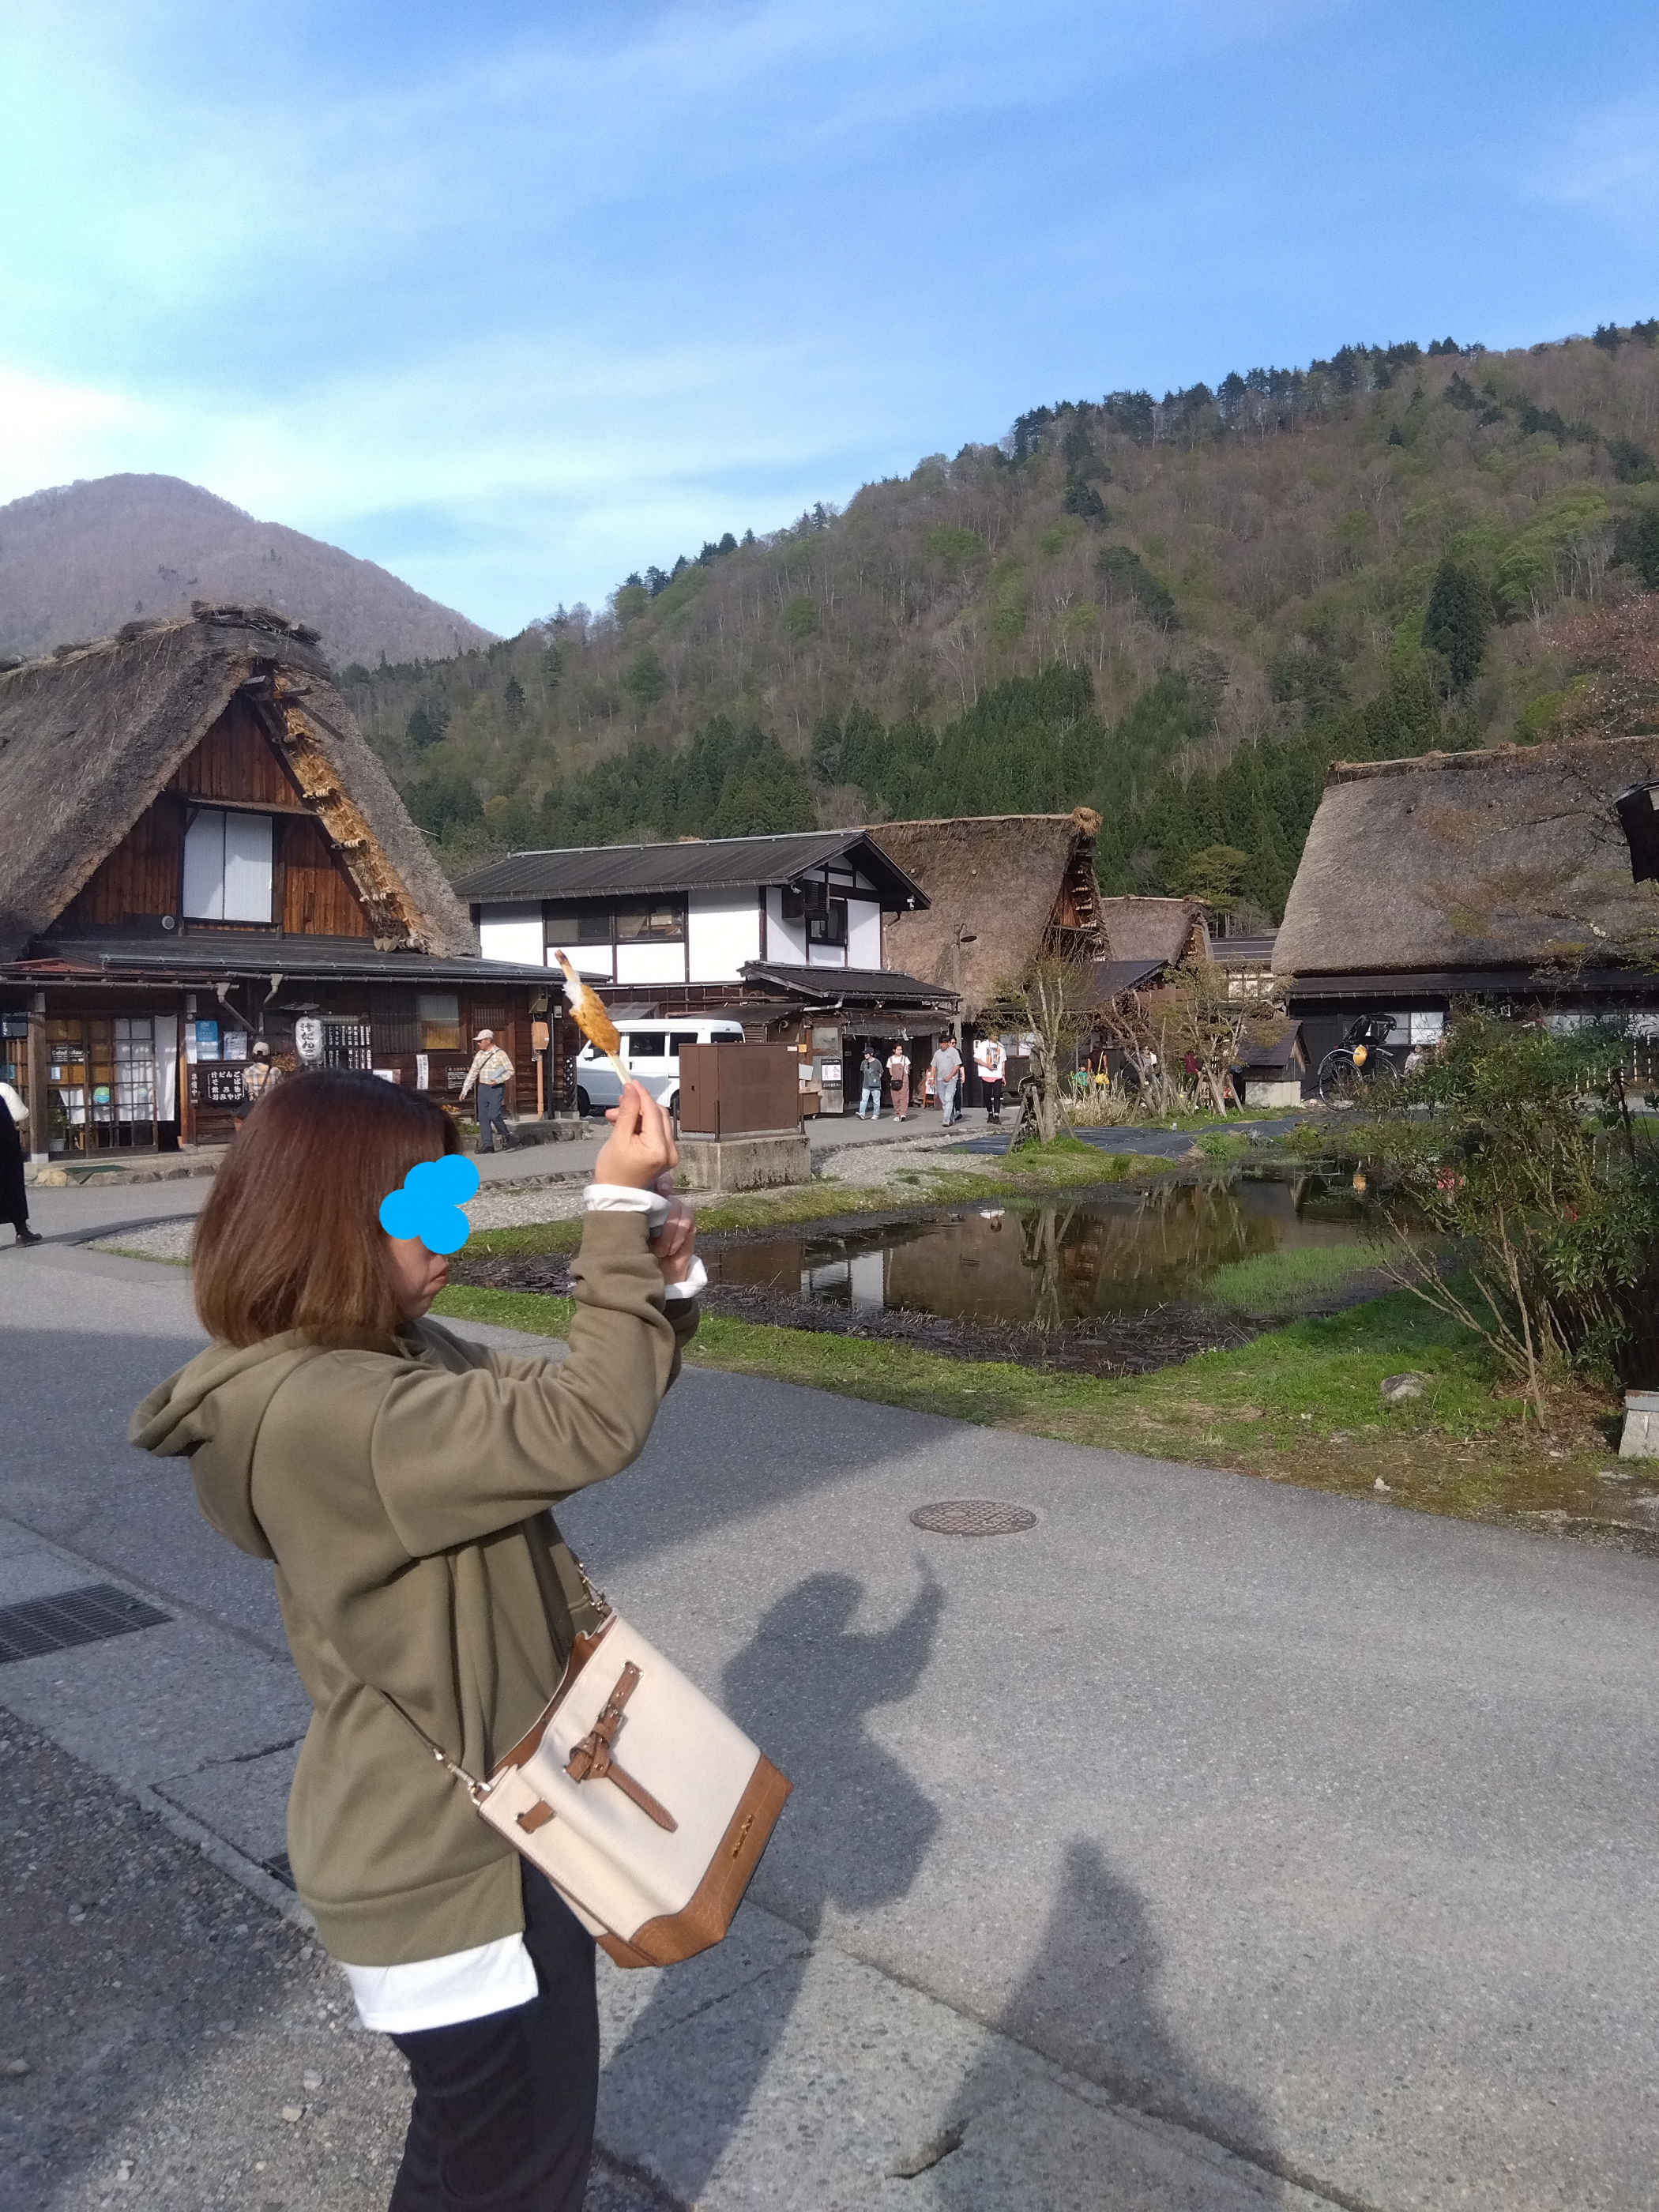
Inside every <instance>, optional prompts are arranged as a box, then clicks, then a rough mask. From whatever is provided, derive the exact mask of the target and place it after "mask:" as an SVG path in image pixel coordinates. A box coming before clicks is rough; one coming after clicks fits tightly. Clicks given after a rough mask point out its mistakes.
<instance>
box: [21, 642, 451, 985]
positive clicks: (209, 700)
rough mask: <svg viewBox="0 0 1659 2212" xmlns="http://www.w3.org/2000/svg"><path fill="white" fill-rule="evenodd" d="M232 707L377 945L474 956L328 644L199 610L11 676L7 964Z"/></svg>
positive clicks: (64, 652) (68, 651)
mask: <svg viewBox="0 0 1659 2212" xmlns="http://www.w3.org/2000/svg"><path fill="white" fill-rule="evenodd" d="M233 701H234V702H239V703H240V705H241V706H243V707H244V708H246V709H247V710H248V711H250V712H251V714H252V716H253V718H254V719H255V720H257V722H258V724H259V726H260V727H261V729H262V730H263V732H264V735H265V736H266V738H268V739H269V740H270V743H271V744H273V745H275V746H276V749H277V751H278V752H279V754H280V755H281V757H282V759H283V763H284V765H285V766H286V768H287V769H288V770H289V775H291V777H292V779H293V781H294V783H295V787H296V790H297V792H298V793H299V794H300V795H301V797H302V798H303V799H305V800H306V801H307V802H308V803H309V804H310V805H311V806H312V808H313V811H315V813H316V815H317V817H318V819H319V821H321V822H322V823H324V824H325V827H327V829H329V831H330V834H331V839H332V842H333V844H334V846H335V848H336V849H337V851H338V852H339V853H340V854H342V856H343V862H344V865H345V867H346V869H347V872H348V873H349V875H350V877H351V878H352V882H353V884H354V885H355V886H356V890H357V892H358V895H359V896H360V897H361V899H362V902H363V905H364V908H365V910H366V911H367V913H368V915H369V917H370V920H371V921H372V922H373V924H374V941H375V943H376V945H379V946H380V948H381V949H382V950H389V949H390V948H392V946H403V947H412V948H413V949H415V950H416V951H423V952H435V953H452V954H457V955H460V956H463V957H465V956H466V955H468V954H472V953H476V952H477V936H476V935H475V933H474V932H473V929H472V926H471V921H469V920H468V918H467V914H466V909H465V908H464V907H463V906H462V905H461V904H460V902H459V900H458V899H457V898H456V896H455V894H454V893H453V891H452V890H451V889H450V887H449V884H448V883H447V879H446V878H445V877H444V875H443V872H442V871H441V869H440V868H439V867H438V866H437V864H436V863H435V861H434V860H433V859H432V856H431V854H429V853H428V850H427V847H426V842H425V841H424V839H423V838H422V836H421V833H420V831H419V830H418V829H416V827H415V825H414V823H412V822H411V821H410V818H409V815H408V813H407V811H405V809H404V804H403V801H402V800H401V799H399V798H398V794H397V793H396V792H395V791H394V790H393V788H392V781H391V778H390V777H389V776H388V775H386V770H385V769H383V768H382V767H381V766H380V762H379V761H378V760H377V759H376V758H375V757H374V754H373V753H372V752H371V751H370V750H369V749H368V745H367V744H365V742H364V740H363V738H362V733H361V732H359V730H358V728H357V725H356V722H355V721H354V720H353V719H352V715H351V712H350V709H349V708H348V707H347V705H346V703H345V702H344V700H343V699H342V698H341V696H340V695H339V693H338V692H337V690H335V688H334V684H333V682H332V679H331V677H330V674H329V670H328V665H327V663H326V661H325V659H323V657H322V655H321V653H319V651H318V650H317V633H316V632H315V631H314V630H312V629H307V628H306V627H305V625H304V624H302V623H296V622H291V621H290V620H289V618H288V617H286V616H284V615H279V614H274V613H272V612H270V611H269V610H268V609H264V608H252V609H248V608H242V607H208V606H203V607H201V608H200V609H199V610H198V611H197V613H195V614H193V615H191V616H189V617H185V618H184V619H182V620H177V621H164V622H155V623H129V624H128V625H127V627H126V629H124V630H123V631H122V632H121V633H120V635H118V636H117V637H112V638H106V639H105V640H104V641H102V642H101V643H100V644H96V645H83V646H74V647H67V648H60V649H59V650H58V653H55V654H54V655H52V657H51V658H49V659H44V660H35V661H30V662H27V663H25V664H24V665H22V666H21V667H17V668H14V669H12V670H10V671H9V672H8V673H6V674H3V675H0V960H3V959H9V958H11V957H15V954H16V953H17V952H18V951H19V950H20V949H21V946H22V945H24V944H26V943H27V940H28V939H30V938H31V937H33V936H34V935H36V934H37V933H40V932H41V931H43V930H46V929H47V928H49V927H51V926H52V924H53V923H54V922H55V921H58V918H59V916H61V915H63V914H64V910H65V908H68V907H69V905H70V902H71V901H72V900H73V899H74V898H75V896H76V894H77V892H79V891H80V890H82V888H83V887H84V885H85V884H87V882H88V878H90V877H91V876H92V874H93V872H94V870H95V869H96V868H97V867H98V866H100V864H101V863H102V861H103V860H105V859H106V857H107V855H108V854H110V853H111V852H112V850H113V849H114V848H115V847H116V846H117V845H118V843H119V842H121V840H122V839H123V838H124V837H125V836H126V835H127V834H128V832H129V831H130V830H131V829H132V827H133V825H134V824H135V823H137V821H138V819H139V818H140V817H141V816H142V815H143V813H144V811H145V810H146V808H148V807H149V805H151V803H152V802H153V801H154V800H155V799H156V797H157V796H158V795H159V794H160V793H161V792H162V791H163V790H165V789H166V787H167V784H168V783H169V781H171V780H172V779H173V776H174V775H176V773H177V771H178V770H179V768H180V767H181V766H182V765H183V763H184V762H185V760H186V758H187V757H189V756H190V754H191V753H192V752H193V751H194V750H195V749H196V748H197V745H198V744H201V742H202V740H203V738H205V737H206V735H207V733H208V732H209V731H210V729H211V728H212V727H213V726H214V724H215V723H216V722H217V721H218V720H219V719H220V717H221V716H222V714H224V713H225V712H226V710H227V708H229V707H230V706H231V704H232V702H233Z"/></svg>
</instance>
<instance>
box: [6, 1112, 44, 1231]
mask: <svg viewBox="0 0 1659 2212" xmlns="http://www.w3.org/2000/svg"><path fill="white" fill-rule="evenodd" d="M28 1118H29V1109H28V1108H27V1106H26V1105H25V1104H24V1103H23V1102H22V1100H21V1098H20V1097H18V1095H17V1093H16V1092H15V1091H14V1090H13V1089H12V1087H11V1085H10V1084H9V1083H0V1221H9V1222H10V1224H11V1225H12V1227H13V1229H15V1231H16V1232H17V1242H18V1243H20V1244H44V1243H46V1238H45V1237H42V1236H41V1234H40V1231H39V1230H38V1229H31V1228H30V1227H29V1190H28V1185H27V1183H26V1182H24V1180H23V1139H22V1134H21V1132H22V1130H23V1127H24V1126H25V1124H26V1123H27V1121H28Z"/></svg>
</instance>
